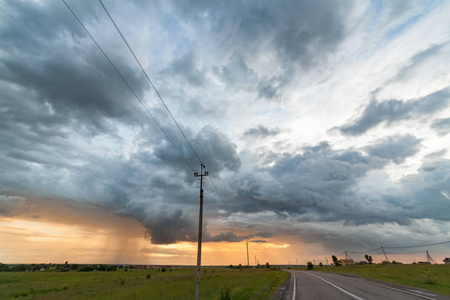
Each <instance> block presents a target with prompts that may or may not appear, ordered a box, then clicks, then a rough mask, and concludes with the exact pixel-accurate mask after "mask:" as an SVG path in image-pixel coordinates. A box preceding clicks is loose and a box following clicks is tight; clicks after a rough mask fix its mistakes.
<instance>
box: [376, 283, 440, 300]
mask: <svg viewBox="0 0 450 300" xmlns="http://www.w3.org/2000/svg"><path fill="white" fill-rule="evenodd" d="M373 284H374V285H377V286H381V287H384V288H386V289H391V290H394V291H399V292H402V293H405V294H411V295H414V296H416V297H421V298H424V299H430V300H436V298H430V297H427V296H423V295H420V294H417V293H412V292H408V291H405V290H400V289H396V288H393V287H390V286H385V285H381V284H377V283H373ZM433 296H434V295H433Z"/></svg>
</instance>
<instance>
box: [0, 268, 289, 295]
mask: <svg viewBox="0 0 450 300" xmlns="http://www.w3.org/2000/svg"><path fill="white" fill-rule="evenodd" d="M204 270H206V273H205V272H204ZM149 275H150V276H149ZM287 276H288V273H287V272H283V271H274V270H265V269H261V270H253V269H250V270H246V269H243V270H242V271H240V270H238V269H227V268H208V267H206V268H202V278H201V283H200V287H201V288H200V290H201V292H200V296H201V298H202V299H220V297H221V295H222V297H223V295H225V294H226V293H227V292H228V293H229V295H230V296H231V298H232V299H238V300H239V299H261V300H262V299H269V298H270V297H271V296H272V295H273V294H274V292H275V290H276V288H277V287H278V286H279V285H280V284H281V283H283V281H284V280H285V279H286V278H287ZM194 295H195V268H175V269H172V271H169V270H168V271H167V272H159V271H158V270H137V269H129V270H128V271H127V272H125V271H124V270H123V269H118V270H117V271H113V272H76V271H69V272H56V271H42V272H0V299H194Z"/></svg>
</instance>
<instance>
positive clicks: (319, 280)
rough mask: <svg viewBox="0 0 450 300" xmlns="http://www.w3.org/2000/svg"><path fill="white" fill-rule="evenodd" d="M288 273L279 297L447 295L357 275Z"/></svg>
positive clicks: (412, 298) (413, 299) (417, 298)
mask: <svg viewBox="0 0 450 300" xmlns="http://www.w3.org/2000/svg"><path fill="white" fill-rule="evenodd" d="M289 273H290V275H289V278H288V280H287V281H286V282H285V284H284V286H283V287H282V290H281V291H280V297H279V299H281V300H304V299H306V300H310V299H318V300H322V299H333V300H334V299H336V300H341V299H355V300H362V299H364V300H372V299H394V300H403V299H405V300H431V299H439V300H440V299H450V297H445V296H439V295H435V294H432V293H429V292H424V291H422V290H419V289H415V288H407V287H402V286H398V285H394V284H390V283H384V282H380V281H375V280H369V279H364V278H361V277H359V276H357V275H343V274H332V273H323V272H316V271H292V270H289Z"/></svg>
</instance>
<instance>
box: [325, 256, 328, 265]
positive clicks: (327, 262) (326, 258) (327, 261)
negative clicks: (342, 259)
mask: <svg viewBox="0 0 450 300" xmlns="http://www.w3.org/2000/svg"><path fill="white" fill-rule="evenodd" d="M325 260H326V262H327V266H329V265H328V258H327V257H325Z"/></svg>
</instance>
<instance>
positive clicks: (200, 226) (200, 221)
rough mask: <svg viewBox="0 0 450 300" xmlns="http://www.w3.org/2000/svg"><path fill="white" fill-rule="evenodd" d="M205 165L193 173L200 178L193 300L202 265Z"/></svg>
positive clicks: (198, 289) (197, 289) (196, 298)
mask: <svg viewBox="0 0 450 300" xmlns="http://www.w3.org/2000/svg"><path fill="white" fill-rule="evenodd" d="M204 169H205V165H204V164H201V166H200V174H198V173H197V172H195V173H194V176H195V177H200V212H199V217H198V249H197V276H196V285H195V300H199V299H200V268H201V265H202V233H203V230H202V229H203V176H208V172H203V171H204Z"/></svg>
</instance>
